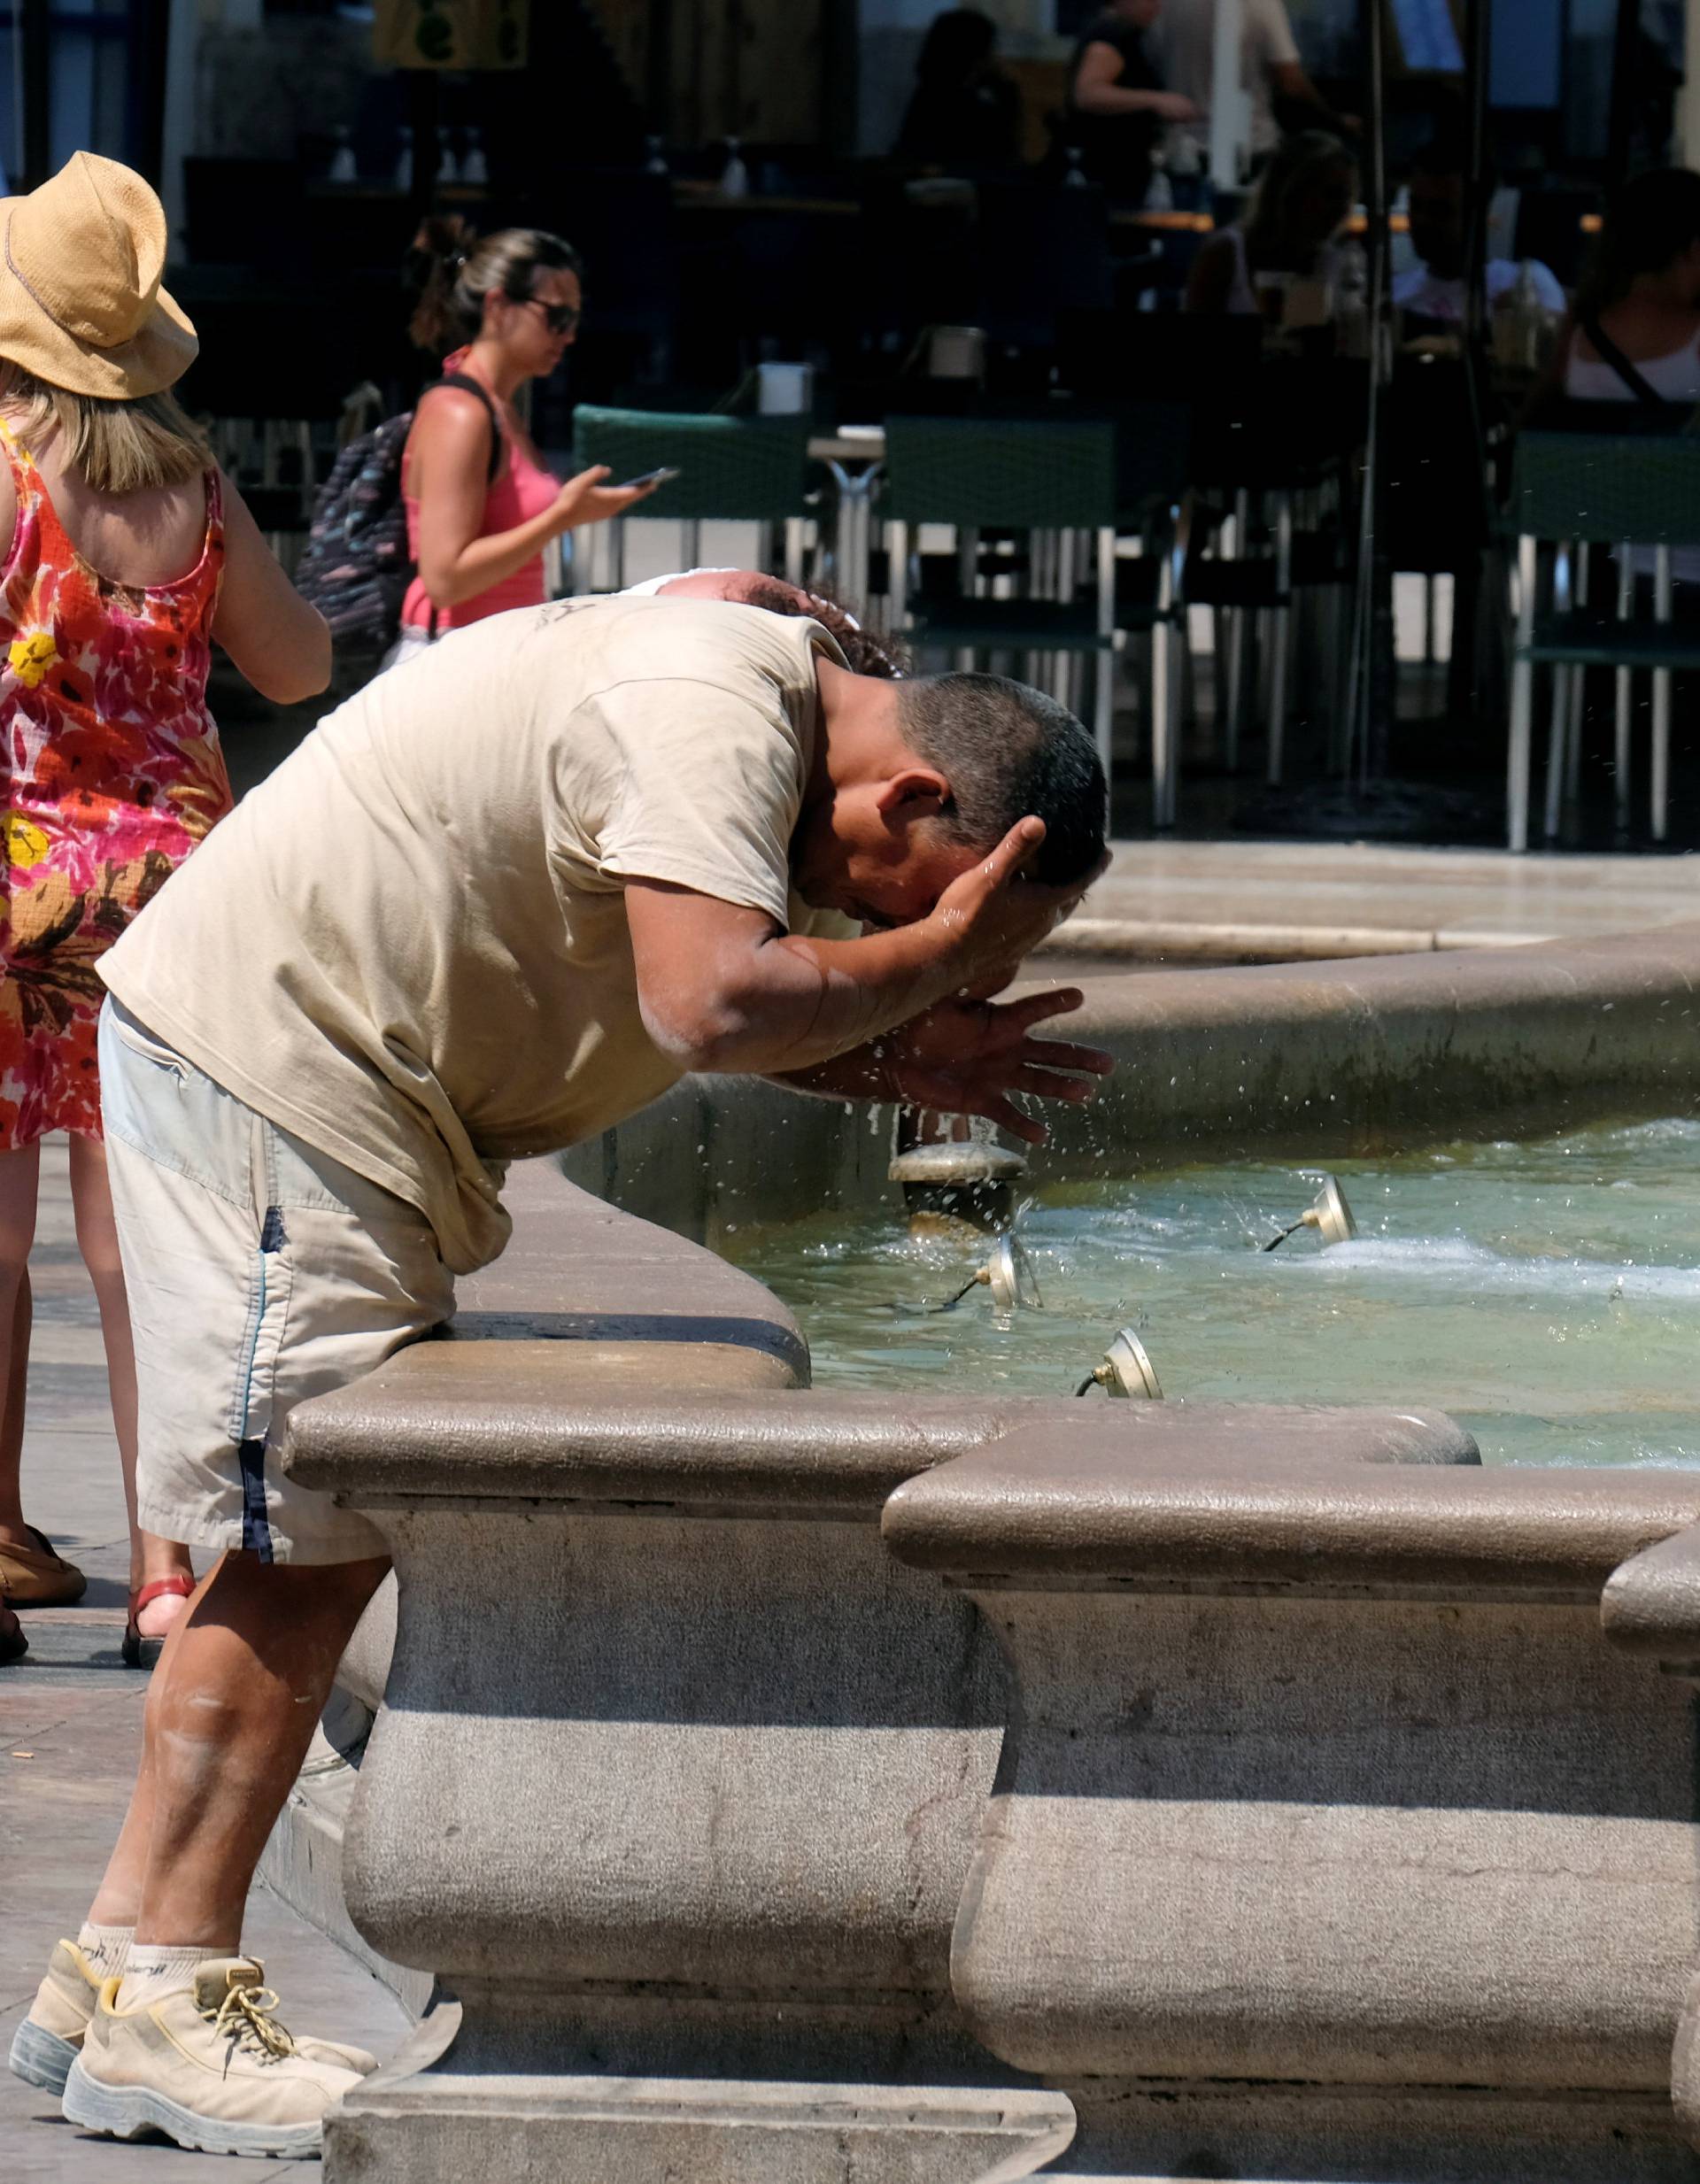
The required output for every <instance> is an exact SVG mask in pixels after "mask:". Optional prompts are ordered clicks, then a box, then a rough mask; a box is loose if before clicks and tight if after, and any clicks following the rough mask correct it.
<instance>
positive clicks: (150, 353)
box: [0, 151, 330, 1667]
mask: <svg viewBox="0 0 1700 2184" xmlns="http://www.w3.org/2000/svg"><path fill="white" fill-rule="evenodd" d="M0 234H3V235H4V252H3V253H0V725H3V726H4V731H5V738H6V752H7V776H6V800H5V806H4V826H5V837H6V851H7V866H8V886H7V904H6V910H7V915H6V918H5V922H4V938H0V971H3V972H4V976H0V1387H4V1388H5V1390H6V1391H7V1399H6V1413H5V1420H4V1428H3V1429H0V1594H4V1595H5V1596H6V1598H7V1599H8V1600H10V1601H13V1602H16V1603H17V1604H18V1605H19V1606H27V1607H49V1606H53V1605H56V1604H59V1603H62V1602H65V1601H73V1600H76V1599H77V1598H79V1597H80V1596H81V1593H82V1591H83V1586H84V1582H85V1580H84V1578H83V1574H82V1572H81V1570H78V1569H77V1568H76V1567H75V1566H74V1565H73V1564H72V1563H68V1562H66V1560H65V1559H64V1558H63V1557H62V1556H60V1555H58V1554H57V1553H56V1552H55V1551H54V1549H53V1547H52V1546H51V1545H50V1542H49V1541H48V1540H47V1539H46V1538H45V1537H44V1536H43V1535H42V1533H41V1532H39V1531H37V1530H36V1529H35V1527H34V1526H33V1525H31V1524H27V1523H26V1521H25V1518H24V1513H23V1507H22V1501H21V1498H20V1491H19V1458H20V1455H21V1447H22V1439H23V1392H24V1374H25V1369H26V1366H27V1357H28V1348H29V1337H30V1292H29V1279H28V1274H27V1261H28V1257H29V1250H30V1245H31V1242H32V1240H33V1238H34V1235H35V1203H36V1189H37V1178H38V1174H39V1167H40V1160H41V1140H42V1138H43V1137H45V1136H46V1135H47V1134H48V1133H49V1132H50V1131H66V1132H67V1133H68V1135H69V1137H70V1140H71V1196H72V1203H73V1208H74V1212H75V1217H76V1231H77V1243H78V1246H79V1247H80V1249H81V1253H82V1256H83V1259H84V1261H85V1262H86V1264H87V1266H88V1269H89V1276H90V1277H91V1279H92V1280H93V1283H94V1288H95V1296H96V1300H97V1303H98V1306H99V1309H100V1324H101V1334H102V1337H103V1339H104V1347H105V1352H106V1363H107V1370H108V1376H109V1378H110V1381H111V1387H112V1424H113V1428H114V1431H115V1432H116V1435H117V1439H118V1447H119V1457H120V1466H121V1469H122V1472H123V1479H124V1492H125V1500H126V1503H127V1507H128V1516H129V1524H130V1589H129V1614H128V1621H127V1625H126V1629H125V1634H124V1641H123V1654H124V1658H125V1660H126V1661H127V1662H128V1663H130V1664H131V1665H132V1666H133V1667H146V1666H151V1664H152V1663H153V1661H154V1660H155V1659H157V1657H158V1652H159V1649H160V1647H161V1646H162V1645H163V1643H164V1640H165V1637H166V1632H168V1631H169V1630H170V1629H171V1627H172V1626H173V1624H174V1623H175V1622H176V1621H177V1620H179V1619H180V1618H181V1617H182V1614H183V1612H184V1602H185V1601H186V1600H187V1599H188V1597H189V1595H190V1594H192V1593H193V1592H194V1589H195V1579H194V1574H193V1571H192V1570H191V1567H190V1563H189V1551H188V1549H187V1548H186V1547H180V1546H176V1545H174V1544H173V1543H172V1542H171V1541H169V1540H165V1539H162V1538H158V1537H156V1536H154V1535H153V1534H152V1533H151V1532H145V1531H143V1530H142V1529H141V1527H140V1524H139V1523H138V1518H137V1512H136V1502H135V1460H136V1416H135V1412H136V1395H135V1359H134V1354H133V1351H132V1347H131V1339H130V1323H129V1315H128V1307H127V1300H126V1296H125V1289H124V1277H123V1272H122V1269H121V1268H120V1263H119V1252H118V1240H117V1235H116V1231H115V1229H114V1226H113V1218H112V1196H111V1192H110V1190H109V1187H108V1183H107V1175H106V1157H105V1149H104V1143H103V1136H102V1120H101V1099H100V1079H99V1074H98V1069H97V1060H96V1023H97V1018H98V1015H99V1013H100V1005H101V1000H102V999H103V993H104V989H103V987H102V984H101V974H100V969H99V965H100V962H101V959H102V958H103V957H104V954H105V953H106V951H107V949H108V948H110V947H111V946H112V943H113V942H114V941H116V940H117V939H118V938H120V935H121V934H122V933H123V932H124V930H125V929H126V928H127V926H128V924H129V922H130V920H131V919H132V917H134V916H135V914H136V912H137V911H139V910H141V909H142V908H143V907H145V905H146V904H147V903H148V902H149V901H150V900H151V899H152V898H153V896H154V895H156V894H157V893H158V891H159V889H160V888H161V887H162V886H163V885H164V884H165V883H166V881H167V880H168V879H169V878H170V876H171V875H172V873H173V872H174V869H175V868H176V867H177V866H178V865H180V864H181V863H182V860H183V859H184V858H185V857H187V856H188V855H189V852H190V851H191V850H193V849H194V848H195V847H196V846H197V844H199V843H200V842H201V841H202V839H203V838H204V837H205V835H206V834H207V833H208V832H209V830H211V829H212V828H213V826H214V825H215V824H216V823H217V822H218V821H219V820H220V819H221V818H222V817H223V816H224V814H226V813H227V812H228V810H229V808H230V802H231V798H230V784H229V781H228V777H227V776H226V773H225V765H224V757H223V753H222V752H221V751H220V747H219V735H218V730H217V729H216V728H215V727H214V725H213V719H212V715H211V714H209V713H208V711H207V706H206V684H207V675H208V670H209V668H210V667H211V665H212V648H213V644H214V643H217V644H220V645H221V646H222V647H223V648H224V650H225V652H228V654H229V656H230V658H231V660H233V661H234V663H235V665H236V668H238V669H239V670H240V671H241V673H242V674H243V675H244V676H245V677H246V679H247V680H248V681H249V682H250V683H252V684H253V686H254V688H255V689H256V690H258V691H260V692H261V693H262V695H264V696H265V697H267V698H273V699H274V700H276V701H277V702H278V703H279V704H283V705H287V704H291V703H293V702H295V701H297V700H298V699H301V698H311V697H313V696H314V695H316V693H317V692H319V691H321V690H323V689H324V687H325V685H326V683H327V682H328V679H329V674H330V638H329V635H328V631H327V630H326V628H325V625H324V623H323V621H321V619H320V617H319V615H318V614H315V613H314V611H313V608H312V607H310V606H307V605H306V604H305V602H304V601H303V600H302V599H301V598H298V596H297V594H296V592H295V590H294V588H293V586H292V585H291V584H290V581H289V579H288V577H287V576H285V575H284V574H283V572H282V569H281V568H280V567H278V565H277V563H276V561H275V560H274V559H273V557H272V555H271V553H270V552H269V551H268V550H267V546H266V544H265V543H264V541H263V540H262V539H261V537H260V535H259V531H258V530H257V529H256V528H255V525H254V521H253V518H252V517H251V515H250V514H249V513H248V510H247V508H246V507H245V506H244V505H243V500H242V497H241V495H240V494H239V493H237V492H236V490H235V488H234V487H233V486H232V485H231V484H230V483H229V482H228V480H227V479H225V478H223V477H221V476H220V473H219V471H218V468H217V467H216V466H215V464H214V463H213V457H212V453H211V451H210V450H209V449H208V446H207V443H206V439H205V436H204V435H203V433H202V432H201V430H200V428H198V427H197V425H195V424H194V423H193V422H191V421H190V419H189V417H188V416H187V415H186V414H185V413H184V411H183V410H182V408H181V407H180V406H179V405H178V403H177V402H176V400H175V399H174V397H173V395H172V394H171V392H170V390H171V388H172V386H173V384H174V382H176V381H177V380H178V379H179V378H180V377H181V376H182V374H183V373H184V372H185V371H186V370H187V369H188V368H189V365H190V364H191V363H193V361H194V359H195V356H196V353H197V348H198V343H197V340H196V336H195V330H194V328H193V327H192V326H191V325H190V324H189V320H187V319H186V318H185V317H184V316H183V314H182V312H181V311H180V310H179V309H178V307H177V305H175V304H174V302H173V301H172V299H171V297H169V296H168V295H167V294H166V291H165V289H162V288H161V287H160V286H159V274H160V270H161V267H162V266H163V265H164V263H165V255H166V220H165V214H164V212H163V211H162V209H161V207H160V204H159V200H158V197H155V195H154V193H153V191H152V190H151V189H150V188H149V187H148V185H147V183H146V182H144V181H143V180H142V178H141V176H140V175H139V174H132V173H131V172H130V170H129V169H128V167H125V166H119V165H118V164H117V162H116V161H114V160H111V159H101V158H95V157H94V156H93V155H92V154H90V153H89V152H81V151H80V152H78V153H76V154H75V155H74V157H73V158H72V159H71V160H70V162H69V163H68V164H67V165H66V167H65V168H64V169H63V170H62V171H61V172H60V173H59V174H57V175H55V176H54V177H53V178H52V180H51V181H47V182H44V183H43V184H42V187H41V188H40V189H36V190H34V191H32V192H31V194H30V195H29V196H27V197H13V198H10V199H7V200H5V201H4V202H0ZM26 1650H27V1648H26V1643H25V1640H24V1639H23V1636H22V1633H21V1632H20V1630H19V1624H18V1621H17V1618H16V1617H15V1616H13V1615H12V1612H11V1609H10V1608H4V1609H0V1660H5V1659H15V1658H17V1657H18V1656H19V1655H20V1654H22V1653H23V1652H25V1651H26Z"/></svg>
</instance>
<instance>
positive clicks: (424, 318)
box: [405, 217, 584, 357]
mask: <svg viewBox="0 0 1700 2184" xmlns="http://www.w3.org/2000/svg"><path fill="white" fill-rule="evenodd" d="M583 270H584V266H583V260H582V259H580V257H579V255H578V252H577V251H576V250H575V249H574V248H573V246H572V244H571V243H564V242H562V240H561V238H560V236H559V235H551V234H549V232H548V231H547V229H546V228H502V229H500V230H499V231H498V233H497V234H495V235H485V236H484V237H483V239H482V241H481V240H480V238H479V236H478V235H477V233H476V231H475V229H474V228H471V227H470V226H469V225H468V223H467V221H465V220H461V219H460V218H459V217H452V218H449V219H446V220H437V219H433V220H427V221H426V222H425V224H424V225H423V227H421V229H420V231H419V233H418V235H415V236H414V238H413V248H412V250H411V251H409V252H408V254H407V264H406V268H405V277H406V278H407V279H408V280H409V281H410V282H411V283H412V284H413V286H414V287H416V288H417V289H418V290H419V301H418V303H417V305H415V306H414V310H413V319H412V321H411V322H410V324H409V326H408V328H407V331H408V333H409V335H410V336H412V338H413V345H414V347H415V348H418V349H423V350H426V351H429V353H430V354H431V355H432V356H438V357H440V356H444V355H446V354H447V352H448V351H450V350H451V349H458V348H459V347H460V345H461V344H462V343H465V342H469V341H474V340H475V339H476V338H477V336H478V331H479V329H480V328H481V327H482V326H483V322H484V298H485V297H486V296H488V295H489V294H490V293H491V290H492V289H495V290H497V291H498V292H499V293H500V294H501V295H503V296H506V297H511V298H512V299H513V301H514V303H516V304H522V303H525V302H527V301H528V300H529V297H530V295H531V291H532V289H533V288H534V286H535V285H536V282H537V275H538V274H540V273H583Z"/></svg>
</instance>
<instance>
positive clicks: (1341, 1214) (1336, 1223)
mask: <svg viewBox="0 0 1700 2184" xmlns="http://www.w3.org/2000/svg"><path fill="white" fill-rule="evenodd" d="M1301 1229H1314V1230H1315V1231H1317V1235H1318V1236H1319V1237H1321V1239H1322V1240H1323V1242H1324V1244H1325V1245H1327V1244H1349V1243H1350V1242H1351V1240H1352V1239H1353V1237H1355V1236H1356V1234H1357V1223H1356V1221H1354V1220H1353V1218H1352V1209H1351V1208H1350V1207H1349V1206H1348V1204H1347V1203H1346V1193H1345V1192H1343V1191H1342V1190H1341V1187H1340V1185H1339V1182H1338V1181H1337V1180H1336V1178H1335V1177H1333V1176H1325V1177H1323V1179H1322V1188H1321V1190H1319V1191H1318V1192H1317V1195H1316V1197H1315V1198H1314V1199H1313V1200H1311V1201H1310V1205H1308V1206H1307V1207H1306V1208H1305V1209H1304V1211H1303V1212H1302V1214H1301V1215H1299V1217H1298V1219H1297V1220H1296V1221H1294V1223H1292V1224H1291V1225H1290V1226H1289V1227H1287V1228H1285V1229H1283V1230H1282V1231H1281V1232H1280V1234H1279V1236H1277V1237H1274V1238H1271V1240H1270V1241H1269V1242H1268V1243H1267V1244H1265V1245H1264V1246H1263V1249H1264V1250H1265V1251H1279V1249H1280V1247H1281V1246H1282V1245H1283V1244H1284V1243H1286V1241H1287V1238H1288V1237H1289V1236H1296V1235H1297V1234H1298V1232H1299V1231H1300V1230H1301Z"/></svg>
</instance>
